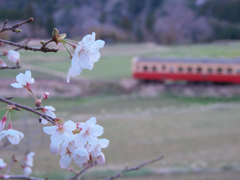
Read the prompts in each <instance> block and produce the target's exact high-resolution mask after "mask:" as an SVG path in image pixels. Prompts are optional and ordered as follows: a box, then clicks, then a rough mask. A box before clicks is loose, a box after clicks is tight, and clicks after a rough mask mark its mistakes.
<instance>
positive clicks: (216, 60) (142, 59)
mask: <svg viewBox="0 0 240 180" xmlns="http://www.w3.org/2000/svg"><path fill="white" fill-rule="evenodd" d="M133 60H134V61H136V62H163V63H166V62H175V63H209V64H240V58H208V57H206V58H190V57H186V58H173V57H167V58H163V57H134V58H133Z"/></svg>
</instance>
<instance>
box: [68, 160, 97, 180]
mask: <svg viewBox="0 0 240 180" xmlns="http://www.w3.org/2000/svg"><path fill="white" fill-rule="evenodd" d="M93 164H94V165H95V166H96V165H97V161H94V162H93ZM89 168H92V166H89V165H88V166H86V167H85V168H84V169H83V170H81V171H80V172H79V173H76V175H75V176H73V177H72V178H70V179H68V180H74V179H77V178H78V177H79V176H80V175H83V174H84V173H85V172H86V171H87V170H88V169H89Z"/></svg>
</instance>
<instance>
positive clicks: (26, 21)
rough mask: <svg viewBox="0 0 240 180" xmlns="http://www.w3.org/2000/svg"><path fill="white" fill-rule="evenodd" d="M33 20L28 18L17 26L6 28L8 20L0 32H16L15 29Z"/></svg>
mask: <svg viewBox="0 0 240 180" xmlns="http://www.w3.org/2000/svg"><path fill="white" fill-rule="evenodd" d="M32 21H33V18H29V19H28V20H25V21H22V22H21V23H18V24H14V25H12V26H11V27H6V25H7V23H8V19H7V20H6V21H5V22H4V24H3V27H2V29H1V30H0V33H1V32H4V31H7V30H11V31H12V32H16V28H17V27H19V26H21V25H23V24H25V23H29V22H32Z"/></svg>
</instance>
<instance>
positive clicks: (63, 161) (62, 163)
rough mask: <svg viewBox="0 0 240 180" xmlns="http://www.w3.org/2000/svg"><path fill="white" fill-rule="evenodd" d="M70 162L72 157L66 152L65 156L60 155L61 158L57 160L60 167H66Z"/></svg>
mask: <svg viewBox="0 0 240 180" xmlns="http://www.w3.org/2000/svg"><path fill="white" fill-rule="evenodd" d="M71 162H72V158H71V157H70V156H69V155H68V154H67V155H65V156H62V158H61V159H60V161H59V164H60V167H61V168H62V169H66V168H67V167H68V166H69V165H70V164H71Z"/></svg>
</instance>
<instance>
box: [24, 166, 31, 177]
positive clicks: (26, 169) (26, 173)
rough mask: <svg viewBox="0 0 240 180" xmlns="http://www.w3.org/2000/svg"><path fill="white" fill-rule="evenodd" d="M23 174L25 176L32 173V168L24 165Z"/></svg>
mask: <svg viewBox="0 0 240 180" xmlns="http://www.w3.org/2000/svg"><path fill="white" fill-rule="evenodd" d="M23 174H24V175H25V176H29V175H30V174H32V169H31V168H30V167H28V166H25V167H24V169H23Z"/></svg>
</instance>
